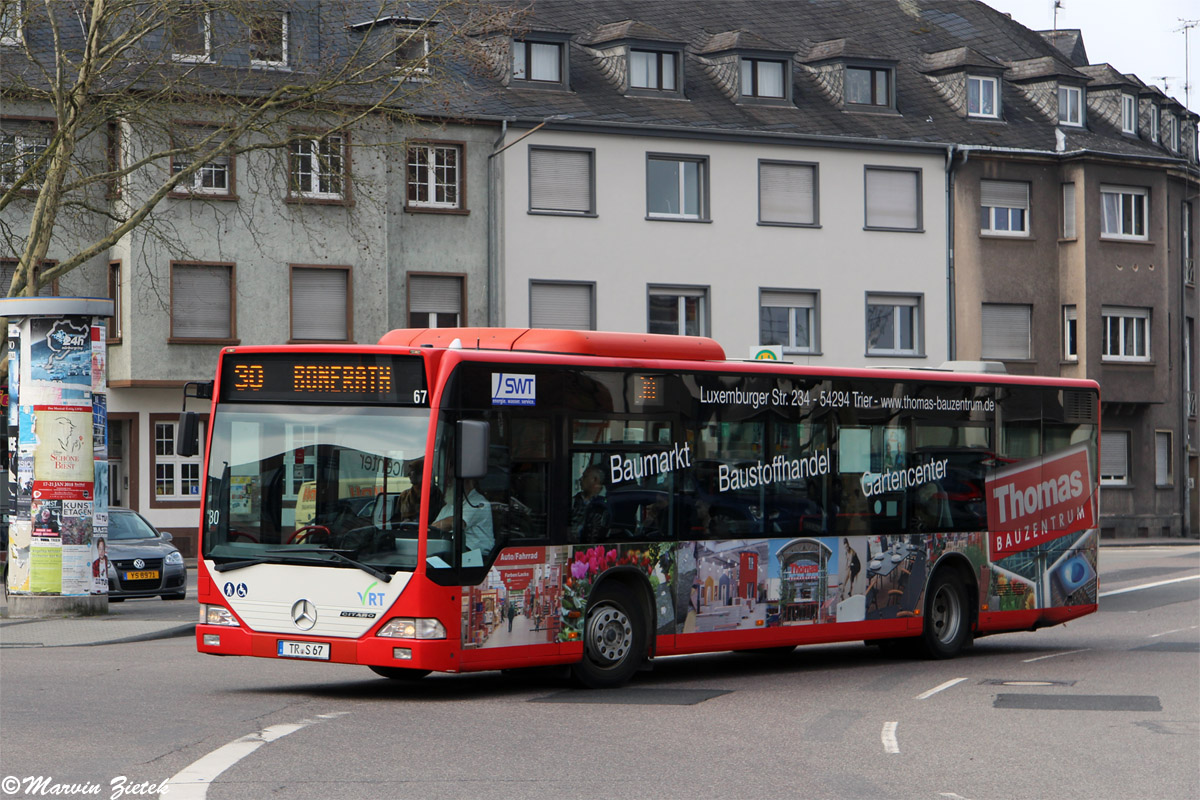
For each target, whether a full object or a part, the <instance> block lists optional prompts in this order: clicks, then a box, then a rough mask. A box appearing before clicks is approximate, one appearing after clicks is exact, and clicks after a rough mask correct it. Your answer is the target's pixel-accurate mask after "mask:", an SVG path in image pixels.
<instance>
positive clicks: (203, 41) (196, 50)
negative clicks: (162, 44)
mask: <svg viewBox="0 0 1200 800" xmlns="http://www.w3.org/2000/svg"><path fill="white" fill-rule="evenodd" d="M167 46H168V47H169V48H170V51H171V59H172V60H173V61H184V62H205V61H208V60H209V58H210V56H211V55H212V14H211V13H210V12H208V11H205V10H203V7H202V6H201V5H200V4H199V3H189V4H185V5H184V6H183V7H182V8H181V9H179V11H178V12H177V13H176V14H174V15H172V16H171V19H170V20H168V22H167Z"/></svg>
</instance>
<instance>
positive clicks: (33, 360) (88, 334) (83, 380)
mask: <svg viewBox="0 0 1200 800" xmlns="http://www.w3.org/2000/svg"><path fill="white" fill-rule="evenodd" d="M29 377H30V380H32V381H33V382H34V383H36V384H40V385H41V386H42V387H50V388H58V389H61V390H62V391H63V394H62V397H63V398H64V399H66V398H67V397H72V398H76V399H89V398H90V396H91V389H92V325H91V318H90V317H56V318H41V317H35V318H33V319H31V320H29Z"/></svg>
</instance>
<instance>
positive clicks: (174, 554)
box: [166, 550, 183, 564]
mask: <svg viewBox="0 0 1200 800" xmlns="http://www.w3.org/2000/svg"><path fill="white" fill-rule="evenodd" d="M166 561H167V563H168V564H182V563H183V553H181V552H179V551H178V550H172V551H171V552H169V553H167V559H166Z"/></svg>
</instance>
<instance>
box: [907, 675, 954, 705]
mask: <svg viewBox="0 0 1200 800" xmlns="http://www.w3.org/2000/svg"><path fill="white" fill-rule="evenodd" d="M965 680H966V678H955V679H954V680H951V681H946V682H945V683H943V684H941V685H939V686H935V687H933V688H932V689H930V690H929V691H928V692H921V693H920V694H919V695H917V696H916V697H914V698H913V700H925V699H928V698H930V697H933V696H934V695H935V694H937V693H938V692H940V691H943V690H944V689H949V688H950V687H951V686H957V685H958V684H960V683H962V682H963V681H965Z"/></svg>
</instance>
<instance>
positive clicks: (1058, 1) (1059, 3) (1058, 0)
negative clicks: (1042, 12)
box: [1054, 0, 1066, 31]
mask: <svg viewBox="0 0 1200 800" xmlns="http://www.w3.org/2000/svg"><path fill="white" fill-rule="evenodd" d="M1061 8H1066V5H1065V4H1064V3H1063V0H1054V30H1055V31H1057V30H1058V11H1059V9H1061Z"/></svg>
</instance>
